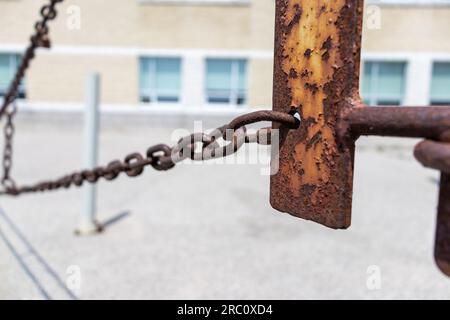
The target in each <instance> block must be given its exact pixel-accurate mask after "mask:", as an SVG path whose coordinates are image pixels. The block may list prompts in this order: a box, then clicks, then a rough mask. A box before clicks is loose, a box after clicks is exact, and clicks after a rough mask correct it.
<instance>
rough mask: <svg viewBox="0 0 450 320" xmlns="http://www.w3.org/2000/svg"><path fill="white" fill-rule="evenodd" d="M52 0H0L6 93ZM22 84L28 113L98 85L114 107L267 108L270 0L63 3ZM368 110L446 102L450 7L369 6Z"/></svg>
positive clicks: (77, 101)
mask: <svg viewBox="0 0 450 320" xmlns="http://www.w3.org/2000/svg"><path fill="white" fill-rule="evenodd" d="M46 2H47V1H45V0H0V15H1V19H0V94H1V93H3V92H4V90H5V89H6V87H7V84H8V83H9V81H10V79H11V77H12V74H13V72H14V69H15V67H16V66H17V64H18V62H19V59H20V54H21V52H22V51H23V49H24V47H25V45H26V44H27V41H28V39H29V36H30V34H31V32H32V27H33V23H34V21H36V20H37V19H38V17H39V16H38V12H39V8H40V6H41V5H43V4H44V3H46ZM58 11H59V16H58V18H57V20H56V21H54V22H52V23H51V26H50V29H51V31H50V38H51V39H52V43H53V46H52V49H51V50H50V51H48V50H40V51H39V53H38V55H37V57H36V59H35V60H34V61H33V63H32V66H31V69H30V70H29V73H28V75H27V78H26V80H25V82H24V83H23V85H22V92H21V98H22V102H21V103H23V104H24V105H26V106H27V107H29V108H30V109H33V108H35V109H37V110H39V109H40V108H48V107H53V108H56V109H58V110H71V109H74V108H76V107H77V106H81V104H82V102H83V99H84V87H85V86H84V82H85V77H86V75H87V74H88V73H89V72H90V71H98V72H100V74H101V76H102V103H103V106H104V108H106V109H110V110H115V109H116V110H129V111H133V110H147V111H152V110H155V111H158V112H174V113H178V112H218V111H220V112H240V111H243V109H246V108H250V107H265V108H268V107H270V105H271V97H272V69H273V43H274V39H273V34H274V30H273V29H274V14H275V13H274V12H275V1H274V0H114V1H111V0H95V1H92V0H67V1H65V2H64V3H63V4H62V5H60V7H59V10H58ZM365 12H366V13H365V23H364V36H363V48H364V49H363V59H364V63H363V70H362V86H361V91H362V95H363V98H364V100H365V101H366V102H367V103H368V104H371V105H385V104H388V105H392V104H394V105H397V104H399V105H428V104H436V105H442V104H450V0H440V1H432V0H428V1H421V0H415V1H413V0H411V1H410V0H384V1H366V11H365Z"/></svg>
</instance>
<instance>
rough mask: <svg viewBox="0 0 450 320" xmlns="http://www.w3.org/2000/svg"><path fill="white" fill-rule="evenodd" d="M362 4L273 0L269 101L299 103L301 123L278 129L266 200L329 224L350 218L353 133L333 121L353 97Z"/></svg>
mask: <svg viewBox="0 0 450 320" xmlns="http://www.w3.org/2000/svg"><path fill="white" fill-rule="evenodd" d="M362 8H363V1H362V0H336V1H324V0H277V1H276V22H275V23H276V26H275V30H276V31H275V32H276V35H275V67H274V98H273V109H274V110H275V111H284V112H288V111H292V110H296V111H298V112H299V113H300V115H301V118H302V125H301V126H300V128H299V129H297V130H289V129H280V151H279V161H276V162H277V164H278V166H277V167H278V168H277V169H276V170H278V172H277V173H275V174H273V175H272V177H271V192H270V201H271V205H272V206H273V207H274V208H275V209H277V210H279V211H282V212H287V213H289V214H291V215H293V216H296V217H299V218H303V219H308V220H312V221H314V222H318V223H320V224H323V225H325V226H328V227H331V228H335V229H341V228H348V227H349V226H350V222H351V205H352V184H353V157H354V139H353V138H352V137H350V136H348V135H347V137H345V136H339V135H338V132H337V131H338V128H337V127H338V118H339V117H340V116H341V114H344V113H345V112H346V110H348V109H349V108H351V107H352V104H353V101H355V102H356V101H359V94H358V87H359V67H360V51H361V27H362ZM355 104H356V103H355ZM274 128H277V126H274ZM274 156H275V155H274ZM273 161H274V159H273ZM276 170H275V171H276Z"/></svg>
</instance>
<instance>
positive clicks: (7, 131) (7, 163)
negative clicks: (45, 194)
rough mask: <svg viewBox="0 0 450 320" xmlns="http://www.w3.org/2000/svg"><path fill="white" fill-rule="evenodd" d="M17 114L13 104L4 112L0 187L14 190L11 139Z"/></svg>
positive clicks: (15, 106)
mask: <svg viewBox="0 0 450 320" xmlns="http://www.w3.org/2000/svg"><path fill="white" fill-rule="evenodd" d="M16 112H17V105H16V103H15V102H13V103H12V104H10V105H9V106H8V109H7V110H6V124H5V127H4V129H3V134H4V136H5V145H4V148H3V163H2V164H3V177H2V180H1V183H2V185H3V186H4V187H5V188H15V182H14V180H13V179H12V178H11V167H12V153H13V143H12V140H13V137H14V131H15V127H14V121H13V120H14V115H15V114H16Z"/></svg>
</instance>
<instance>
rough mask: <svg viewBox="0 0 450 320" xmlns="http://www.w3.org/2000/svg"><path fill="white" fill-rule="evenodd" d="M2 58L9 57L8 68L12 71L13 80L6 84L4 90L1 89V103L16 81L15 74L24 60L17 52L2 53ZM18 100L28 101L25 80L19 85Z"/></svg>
mask: <svg viewBox="0 0 450 320" xmlns="http://www.w3.org/2000/svg"><path fill="white" fill-rule="evenodd" d="M0 56H8V58H9V59H8V60H9V64H8V68H9V71H11V69H12V72H11V73H12V75H13V76H12V79H9V83H7V84H6V86H5V87H4V88H2V87H0V101H3V99H4V97H5V94H6V92H7V91H8V88H9V85H10V82H11V81H12V80H13V79H14V74H15V72H16V70H17V68H18V67H19V65H20V62H21V60H22V55H21V54H20V53H17V52H0ZM17 98H18V99H26V90H25V80H22V81H21V82H20V84H19V88H18V97H17Z"/></svg>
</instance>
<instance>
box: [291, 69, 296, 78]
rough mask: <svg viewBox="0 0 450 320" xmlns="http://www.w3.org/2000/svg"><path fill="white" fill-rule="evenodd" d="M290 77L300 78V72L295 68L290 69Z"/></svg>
mask: <svg viewBox="0 0 450 320" xmlns="http://www.w3.org/2000/svg"><path fill="white" fill-rule="evenodd" d="M289 78H298V73H297V71H296V70H295V69H294V68H291V70H290V71H289Z"/></svg>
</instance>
